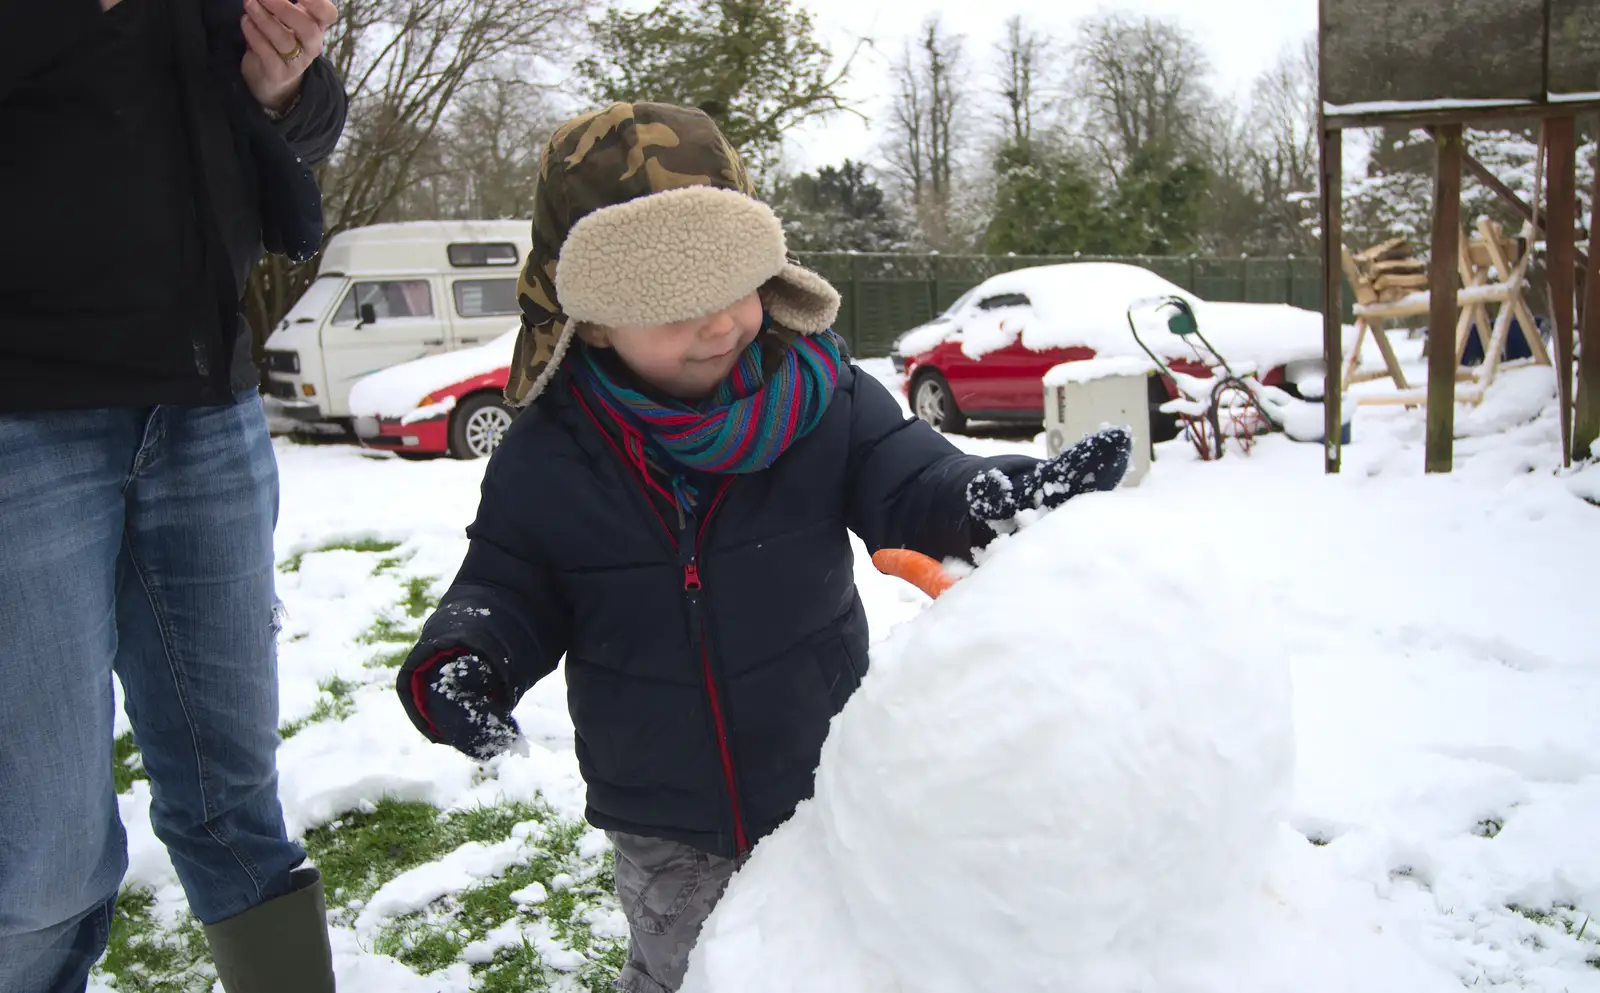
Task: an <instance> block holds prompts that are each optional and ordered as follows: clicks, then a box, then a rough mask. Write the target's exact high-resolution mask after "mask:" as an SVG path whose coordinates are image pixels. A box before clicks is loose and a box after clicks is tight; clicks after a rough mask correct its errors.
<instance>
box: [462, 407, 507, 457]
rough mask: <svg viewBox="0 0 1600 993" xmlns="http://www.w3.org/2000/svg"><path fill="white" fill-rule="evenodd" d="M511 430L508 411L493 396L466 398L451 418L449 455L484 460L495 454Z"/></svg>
mask: <svg viewBox="0 0 1600 993" xmlns="http://www.w3.org/2000/svg"><path fill="white" fill-rule="evenodd" d="M510 427H511V408H509V407H507V406H506V405H505V404H504V403H503V402H502V401H501V400H500V398H499V397H497V396H495V395H494V394H493V393H479V394H477V395H475V396H472V397H468V398H467V400H466V402H465V403H462V404H461V405H460V406H458V407H456V409H455V411H454V412H453V413H452V414H451V415H450V454H451V455H454V456H455V457H456V458H458V459H483V458H488V457H489V456H490V455H493V454H494V450H495V449H496V448H499V447H500V441H501V439H502V438H504V437H505V436H506V429H508V428H510Z"/></svg>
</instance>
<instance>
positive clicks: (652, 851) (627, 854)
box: [612, 834, 709, 935]
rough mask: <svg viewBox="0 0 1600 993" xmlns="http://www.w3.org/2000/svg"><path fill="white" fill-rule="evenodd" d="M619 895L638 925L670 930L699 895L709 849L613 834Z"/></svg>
mask: <svg viewBox="0 0 1600 993" xmlns="http://www.w3.org/2000/svg"><path fill="white" fill-rule="evenodd" d="M612 843H613V844H614V845H615V846H616V850H617V865H616V873H617V896H618V898H619V899H620V900H621V902H622V911H623V913H624V914H625V915H626V916H627V918H628V924H629V926H631V927H632V928H633V929H634V930H636V931H640V932H643V933H645V934H657V935H659V934H666V933H667V932H668V931H670V930H672V928H673V926H674V925H676V924H677V923H678V918H680V917H682V916H683V912H684V911H685V910H688V909H689V907H690V906H691V905H693V903H694V901H695V896H696V894H697V893H698V892H699V891H700V887H701V885H702V884H703V883H704V882H705V880H706V877H707V874H708V872H709V860H708V858H707V857H706V855H705V853H704V852H698V851H695V850H694V849H693V848H690V847H689V846H687V845H680V844H678V843H676V842H671V841H665V840H663V839H660V838H641V837H635V836H624V837H620V838H619V837H618V836H617V835H615V834H613V835H612Z"/></svg>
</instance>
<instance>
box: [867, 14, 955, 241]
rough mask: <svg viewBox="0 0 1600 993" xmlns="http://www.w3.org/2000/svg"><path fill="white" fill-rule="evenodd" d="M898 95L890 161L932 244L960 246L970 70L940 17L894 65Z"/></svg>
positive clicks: (892, 114) (893, 112)
mask: <svg viewBox="0 0 1600 993" xmlns="http://www.w3.org/2000/svg"><path fill="white" fill-rule="evenodd" d="M893 72H894V76H895V80H896V83H897V87H898V93H896V95H895V102H894V106H893V107H892V108H891V112H890V120H891V124H892V136H891V138H890V145H889V147H888V149H887V151H886V157H887V159H888V161H889V165H890V168H891V170H892V171H893V173H894V174H895V175H896V176H897V177H898V179H899V180H900V182H901V184H902V186H903V189H904V194H905V196H906V198H907V199H908V200H909V201H910V206H911V207H912V209H913V212H914V213H915V214H916V217H917V221H918V224H919V227H920V228H921V231H922V234H923V236H924V238H925V239H926V240H927V241H928V243H929V244H930V245H931V246H933V247H935V248H940V249H946V248H948V247H950V246H951V245H952V244H953V242H954V235H953V231H952V227H951V217H950V208H951V203H952V199H953V192H954V189H955V183H956V174H957V171H958V164H957V153H958V151H959V148H960V145H959V143H958V142H957V140H956V135H957V134H958V133H960V132H961V131H962V130H963V128H964V127H965V124H966V119H967V96H966V94H967V87H966V83H967V72H966V64H965V62H964V59H963V56H962V48H961V38H960V37H959V36H952V35H950V34H948V33H946V32H945V31H944V29H943V27H942V26H941V24H940V22H939V19H938V17H937V16H935V17H932V18H929V19H928V20H927V21H926V22H924V24H923V27H922V30H921V32H920V33H919V35H918V37H917V41H916V44H915V46H913V45H911V44H910V43H907V45H906V47H905V50H904V53H903V54H902V56H901V57H900V59H899V60H897V61H896V62H895V64H894V67H893Z"/></svg>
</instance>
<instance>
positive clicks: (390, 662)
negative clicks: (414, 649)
mask: <svg viewBox="0 0 1600 993" xmlns="http://www.w3.org/2000/svg"><path fill="white" fill-rule="evenodd" d="M410 654H411V647H410V646H409V645H408V646H406V647H405V648H396V649H392V650H390V651H387V652H379V653H378V654H376V655H374V656H373V657H372V658H370V659H367V661H366V662H365V663H364V665H365V666H366V667H367V668H368V669H398V668H400V665H401V663H403V662H405V660H406V656H408V655H410Z"/></svg>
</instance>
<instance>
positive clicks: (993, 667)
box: [683, 494, 1425, 993]
mask: <svg viewBox="0 0 1600 993" xmlns="http://www.w3.org/2000/svg"><path fill="white" fill-rule="evenodd" d="M1141 505H1142V503H1141V502H1140V501H1139V500H1138V499H1137V498H1135V499H1134V500H1131V501H1127V500H1125V497H1124V495H1123V494H1108V495H1100V494H1092V495H1088V496H1084V497H1079V498H1077V499H1074V500H1073V501H1071V502H1070V503H1068V504H1067V505H1066V507H1065V508H1063V510H1061V511H1058V512H1057V513H1054V514H1051V515H1048V516H1046V517H1044V518H1043V519H1042V520H1041V521H1039V522H1038V523H1037V524H1036V525H1035V526H1033V527H1031V528H1029V529H1028V530H1027V531H1026V532H1024V533H1022V534H1020V535H1018V536H1016V537H1012V538H1003V539H1001V540H1000V541H999V542H998V543H997V544H996V545H995V546H992V549H991V553H990V554H989V555H987V556H986V557H985V561H984V563H983V565H982V566H981V567H980V568H979V569H977V570H976V571H975V572H974V573H973V575H971V576H970V577H968V578H967V579H965V580H963V581H962V582H961V583H960V584H959V585H958V586H956V587H955V588H954V589H952V590H951V591H950V592H948V593H946V594H945V595H944V596H943V597H941V598H940V599H939V600H938V601H937V602H936V603H935V604H933V605H932V606H931V607H930V608H928V609H927V610H926V611H925V612H924V613H923V614H922V615H921V616H919V617H918V618H917V619H915V620H913V621H910V622H908V623H906V624H905V625H903V626H902V627H901V628H899V629H897V630H896V632H895V633H894V634H893V635H892V636H891V637H890V638H889V639H888V640H887V641H886V642H885V643H883V644H882V645H880V646H878V647H877V648H875V649H874V651H873V656H872V662H873V668H872V671H871V673H870V674H869V676H868V678H867V679H866V680H865V682H864V684H863V685H862V687H861V689H860V690H859V691H858V692H857V693H856V695H855V696H854V698H852V700H851V701H850V703H849V705H848V706H847V707H846V708H845V710H844V712H843V713H842V714H841V715H840V716H839V717H838V718H837V719H836V720H835V722H834V725H833V727H832V729H831V733H830V735H829V737H828V740H827V743H826V745H825V746H824V748H823V754H822V761H821V766H820V768H819V770H818V773H817V788H816V796H815V799H814V800H812V801H809V802H807V803H806V804H803V805H802V806H801V809H800V810H799V811H798V812H797V813H796V815H795V817H794V818H793V820H792V821H790V822H789V823H788V824H786V825H785V826H784V827H783V828H781V829H780V830H779V831H777V832H776V833H775V834H773V835H772V836H771V837H769V838H768V839H766V840H764V841H763V842H762V843H761V844H760V845H759V846H757V848H756V850H755V852H754V853H753V855H752V857H751V859H750V861H749V862H748V863H747V865H746V866H745V868H744V869H742V870H741V871H740V872H739V874H738V875H736V876H735V877H734V879H733V881H732V883H731V885H730V886H729V889H728V892H727V895H726V896H725V897H724V899H723V901H722V903H721V905H720V906H719V907H718V908H717V909H716V911H715V912H714V913H713V915H712V916H711V918H710V920H709V921H708V922H707V925H706V927H705V929H704V931H703V932H702V935H701V939H700V942H699V944H698V946H697V948H696V949H695V951H694V952H693V954H692V956H691V960H690V971H689V976H688V977H687V979H686V981H685V984H684V986H683V991H684V993H735V991H744V990H750V989H762V990H763V991H766V993H788V991H793V993H800V991H803V990H805V991H810V990H820V989H826V990H829V991H830V993H869V991H870V993H896V991H903V993H911V991H917V993H980V991H983V993H986V991H992V990H1002V989H1003V990H1009V991H1028V990H1037V991H1045V990H1052V991H1055V990H1073V991H1080V993H1083V991H1111V990H1157V989H1159V990H1163V991H1168V990H1180V989H1181V990H1194V991H1201V990H1206V991H1212V990H1214V991H1218V993H1220V991H1222V990H1230V991H1234V990H1239V989H1257V990H1270V989H1274V988H1275V987H1276V988H1283V989H1288V988H1295V987H1304V986H1305V985H1306V983H1305V977H1304V976H1302V975H1299V974H1298V972H1296V973H1288V972H1280V973H1279V974H1278V975H1277V976H1276V977H1272V976H1266V977H1263V976H1261V975H1260V969H1259V967H1258V966H1257V964H1256V963H1257V962H1258V960H1259V961H1267V962H1277V963H1279V964H1281V965H1283V966H1284V968H1287V967H1288V965H1289V964H1291V963H1294V962H1296V961H1297V959H1296V955H1294V954H1289V953H1288V952H1286V951H1279V952H1278V953H1276V954H1275V956H1263V955H1262V952H1261V949H1260V947H1259V941H1260V940H1261V939H1262V938H1264V937H1266V936H1267V935H1272V936H1274V937H1279V936H1281V934H1282V933H1284V932H1285V931H1292V930H1293V928H1294V923H1293V917H1294V915H1293V913H1291V912H1289V911H1286V910H1284V908H1283V904H1282V901H1281V900H1280V899H1278V898H1277V897H1275V896H1274V895H1273V894H1272V892H1271V889H1270V887H1269V882H1270V880H1271V879H1272V876H1273V873H1274V871H1275V870H1276V869H1277V863H1278V853H1280V852H1281V851H1282V846H1283V832H1284V831H1285V830H1286V829H1285V828H1284V827H1283V822H1284V820H1285V817H1286V812H1287V809H1288V805H1289V802H1290V799H1291V791H1292V775H1293V768H1294V735H1293V727H1292V716H1291V713H1292V712H1291V693H1290V680H1289V671H1288V663H1287V660H1286V659H1285V658H1284V657H1283V656H1282V654H1281V652H1279V651H1278V650H1277V646H1274V645H1270V644H1262V643H1256V642H1252V641H1251V640H1250V639H1249V638H1248V637H1242V636H1241V634H1242V631H1241V629H1240V628H1238V627H1237V626H1236V625H1235V624H1233V623H1230V621H1229V619H1228V618H1226V617H1222V616H1219V614H1218V612H1217V611H1215V610H1214V609H1207V608H1206V607H1205V605H1203V604H1201V603H1198V602H1194V601H1191V600H1188V599H1186V598H1184V597H1183V595H1182V594H1181V589H1182V587H1181V586H1180V585H1178V584H1176V583H1174V582H1173V581H1172V580H1171V579H1169V578H1167V575H1168V574H1169V573H1170V572H1171V570H1172V568H1173V566H1171V565H1170V563H1167V562H1164V561H1163V557H1164V556H1165V550H1164V549H1163V547H1162V546H1161V545H1160V544H1159V543H1151V542H1148V541H1142V540H1136V538H1137V536H1138V535H1140V534H1141V533H1142V530H1143V529H1146V528H1148V527H1149V526H1150V524H1149V521H1148V520H1145V519H1142V517H1141V515H1139V514H1137V513H1136V512H1134V513H1130V512H1129V511H1128V510H1127V508H1129V507H1133V508H1137V507H1139V506H1141ZM1236 595H1237V597H1238V598H1239V599H1240V600H1241V606H1247V605H1248V604H1249V602H1250V601H1251V600H1252V599H1253V597H1252V595H1251V592H1250V591H1248V590H1240V591H1237V594H1236ZM1257 602H1258V603H1259V601H1257ZM1213 606H1214V605H1213ZM1300 843H1301V845H1302V846H1303V847H1308V846H1306V844H1305V842H1304V841H1303V839H1301V841H1300ZM1319 957H1321V958H1326V959H1328V960H1329V962H1332V963H1335V964H1337V962H1338V959H1337V958H1336V956H1334V955H1332V954H1329V955H1321V956H1319ZM1300 965H1303V962H1302V963H1299V965H1297V966H1296V968H1297V969H1298V968H1299V967H1300ZM1402 972H1403V970H1402ZM1246 973H1250V974H1252V975H1254V976H1255V978H1256V979H1258V980H1261V981H1260V982H1254V983H1252V982H1245V981H1244V980H1245V978H1246V976H1245V974H1246ZM1414 979H1415V976H1414V975H1413V976H1409V977H1408V980H1414ZM1424 985H1425V984H1424ZM1318 988H1321V987H1318ZM1367 988H1368V989H1371V988H1373V987H1371V986H1368V987H1367ZM1412 988H1413V989H1417V988H1422V987H1418V986H1415V985H1414V986H1413V987H1412Z"/></svg>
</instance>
